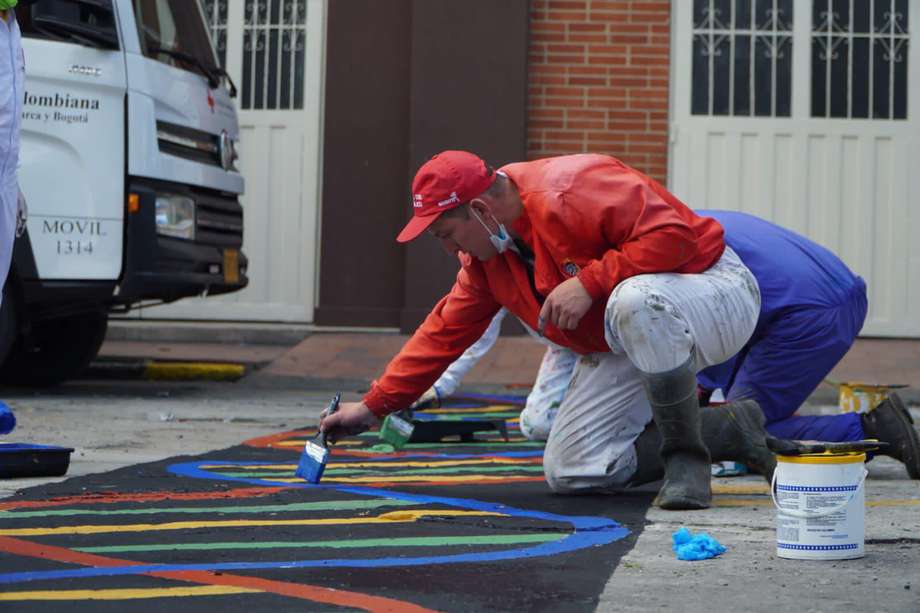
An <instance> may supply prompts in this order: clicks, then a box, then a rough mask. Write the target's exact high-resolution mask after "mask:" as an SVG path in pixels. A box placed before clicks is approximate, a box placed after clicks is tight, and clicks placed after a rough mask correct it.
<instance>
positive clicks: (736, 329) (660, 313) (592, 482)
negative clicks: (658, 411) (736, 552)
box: [543, 247, 760, 493]
mask: <svg viewBox="0 0 920 613" xmlns="http://www.w3.org/2000/svg"><path fill="white" fill-rule="evenodd" d="M759 310H760V291H759V289H758V287H757V282H756V280H755V279H754V277H753V275H752V274H751V272H750V271H749V270H748V269H747V267H745V266H744V264H743V263H742V262H741V261H740V260H739V259H738V256H737V255H735V253H734V252H733V251H732V250H731V249H729V248H727V247H726V250H725V253H724V254H723V256H722V258H721V259H720V260H719V261H718V262H717V263H716V264H715V265H714V266H712V267H711V268H710V269H709V270H707V271H705V272H703V273H701V274H676V273H663V274H652V275H639V276H637V277H632V278H630V279H627V280H625V281H623V282H622V283H620V284H619V285H618V286H617V287H616V288H615V289H614V291H613V292H612V293H611V295H610V297H609V299H608V301H607V314H606V329H605V336H606V340H607V344H608V345H609V346H610V348H611V352H610V353H604V354H592V355H588V356H582V357H581V358H580V359H579V360H578V363H577V364H576V366H575V370H574V373H573V377H572V381H571V383H570V385H569V389H568V391H567V393H566V396H565V399H564V400H563V402H562V405H561V406H560V409H559V413H558V414H557V415H556V420H555V423H554V424H553V429H552V431H551V432H550V436H549V440H548V441H547V445H546V451H545V453H544V459H543V467H544V473H545V476H546V481H547V483H548V484H549V486H550V488H551V489H552V490H553V491H555V492H559V493H579V492H588V491H598V490H609V489H612V488H618V487H623V486H625V485H626V484H627V482H628V481H629V480H630V478H631V477H632V476H633V474H634V473H635V472H636V469H637V466H638V464H637V456H636V452H635V449H634V447H633V443H634V442H635V440H636V438H637V437H638V436H639V434H640V433H641V432H642V430H643V429H644V428H645V426H646V424H647V423H648V422H649V421H650V420H651V418H652V412H651V405H650V403H649V398H648V395H647V393H646V391H645V389H644V387H643V379H644V377H646V376H647V375H648V374H657V373H666V372H669V371H671V370H673V369H676V368H679V367H681V366H682V365H684V364H686V363H687V362H688V361H690V363H691V364H692V369H693V372H694V373H695V372H697V371H699V370H700V369H702V368H705V367H706V366H709V365H712V364H718V363H721V362H724V361H725V360H727V359H728V358H729V357H731V356H732V355H734V354H735V353H737V352H738V351H739V350H740V349H741V348H742V347H743V346H744V344H745V343H746V342H747V340H748V339H749V337H750V335H751V334H752V333H753V331H754V326H755V325H756V322H757V317H758V313H759ZM706 467H707V470H708V461H707V464H706Z"/></svg>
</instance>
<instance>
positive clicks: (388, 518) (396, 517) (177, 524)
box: [0, 509, 505, 536]
mask: <svg viewBox="0 0 920 613" xmlns="http://www.w3.org/2000/svg"><path fill="white" fill-rule="evenodd" d="M486 515H490V516H493V517H505V515H504V514H502V513H490V512H486V511H454V510H446V509H445V510H438V509H428V510H426V509H407V510H400V511H391V512H389V513H384V514H382V515H378V516H377V517H329V518H323V519H274V520H269V519H264V520H260V519H253V520H217V521H174V522H167V523H163V524H120V525H119V524H114V525H83V526H57V527H54V528H9V529H6V530H0V535H2V536H45V535H50V534H103V533H117V532H159V531H162V530H193V529H196V528H249V527H255V526H339V525H346V524H386V523H405V522H413V521H416V520H417V519H419V518H420V517H483V516H486Z"/></svg>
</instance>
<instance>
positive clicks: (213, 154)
mask: <svg viewBox="0 0 920 613" xmlns="http://www.w3.org/2000/svg"><path fill="white" fill-rule="evenodd" d="M218 141H219V138H218V137H217V136H216V135H214V134H208V133H207V132H202V131H200V130H195V129H192V128H187V127H185V126H179V125H176V124H172V123H167V122H165V121H158V122H157V142H158V144H159V146H160V151H162V152H163V153H168V154H170V155H175V156H176V157H180V158H185V159H187V160H192V161H194V162H200V163H202V164H210V165H211V166H220V165H221V163H220V144H219V142H218Z"/></svg>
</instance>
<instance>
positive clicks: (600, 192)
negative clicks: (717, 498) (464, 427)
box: [321, 151, 775, 509]
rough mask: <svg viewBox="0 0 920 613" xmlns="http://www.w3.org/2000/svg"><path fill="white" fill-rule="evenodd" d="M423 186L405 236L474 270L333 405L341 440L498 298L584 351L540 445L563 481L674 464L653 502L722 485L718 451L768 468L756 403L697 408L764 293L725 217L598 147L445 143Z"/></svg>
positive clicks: (455, 348) (433, 372) (579, 482)
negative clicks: (525, 148) (713, 469)
mask: <svg viewBox="0 0 920 613" xmlns="http://www.w3.org/2000/svg"><path fill="white" fill-rule="evenodd" d="M412 194H413V197H412V198H413V199H412V205H413V213H414V215H413V218H412V219H411V221H410V222H409V223H408V225H407V226H406V227H405V229H404V230H403V231H402V233H400V235H399V237H398V239H397V240H399V241H400V242H406V241H409V240H412V239H414V238H416V237H417V236H419V235H420V234H422V233H423V232H424V231H425V230H427V231H428V232H429V233H430V234H431V235H433V236H434V237H436V238H437V239H438V240H440V241H441V243H442V245H443V246H444V248H445V249H446V250H447V251H448V252H450V253H455V254H459V256H460V260H461V264H462V267H461V270H460V272H459V273H458V275H457V281H456V283H455V285H454V286H453V288H452V289H451V291H450V293H449V294H448V295H447V296H445V297H444V298H443V299H442V300H441V301H440V302H439V303H438V304H437V305H436V306H435V307H434V309H433V310H432V312H431V313H430V314H429V315H428V317H427V319H426V320H425V322H424V323H423V324H422V325H421V326H420V327H419V329H418V330H417V331H416V333H415V334H414V335H413V337H412V338H411V339H410V340H409V341H408V342H407V343H406V345H405V346H404V347H403V349H402V350H401V351H400V353H399V354H398V355H397V356H396V357H395V358H394V359H393V360H392V361H391V362H390V364H389V365H388V366H387V368H386V371H385V373H384V374H383V376H382V377H381V378H380V379H379V380H377V381H375V382H374V384H373V385H372V387H371V390H370V391H369V392H368V393H367V395H366V396H365V397H364V399H363V401H362V402H359V403H343V404H342V405H341V408H340V410H339V411H338V412H337V413H335V414H333V415H331V416H324V417H323V420H322V422H321V428H322V429H323V430H324V431H327V432H329V433H330V435H331V437H332V438H333V439H335V438H336V437H339V436H343V435H349V434H356V433H359V432H362V431H364V430H366V429H368V428H370V427H372V426H374V425H376V424H377V423H378V421H379V420H380V419H381V418H383V417H384V416H385V415H386V414H388V413H390V412H393V411H396V410H399V409H402V408H404V407H406V406H409V405H410V404H411V403H412V401H414V400H415V399H416V398H418V397H419V396H420V395H421V394H422V393H423V392H424V391H425V390H427V389H428V388H429V387H430V386H431V385H432V383H434V381H435V380H436V379H437V378H438V376H439V375H440V374H441V373H442V372H443V371H444V370H445V369H446V368H447V367H448V366H449V365H450V364H451V363H452V362H453V361H454V360H455V359H456V358H457V357H459V356H460V355H461V354H462V353H463V352H464V350H466V348H467V347H469V346H470V345H472V344H473V343H474V342H475V341H476V340H477V339H478V338H479V337H480V336H481V335H482V333H483V332H484V331H485V329H486V328H487V327H488V325H489V323H490V321H491V320H492V317H493V316H494V315H495V313H496V312H497V311H498V310H499V309H500V308H501V307H502V306H504V307H506V308H507V309H508V310H509V311H511V312H512V313H513V314H514V315H515V316H517V317H518V318H519V319H521V321H523V322H524V323H525V324H527V325H528V326H530V327H531V328H533V329H535V330H538V331H539V332H540V333H541V334H543V335H544V336H545V337H546V338H547V339H549V340H550V341H552V342H553V343H556V344H557V345H560V346H563V347H568V348H570V349H572V350H574V351H575V352H576V353H578V354H580V356H581V357H580V358H579V360H578V363H577V365H576V367H575V370H574V373H573V379H572V383H571V386H570V389H569V391H568V393H567V394H566V398H565V401H564V402H563V405H562V406H561V407H560V409H559V413H558V415H557V417H556V421H555V424H554V426H553V431H552V433H551V435H550V437H549V440H548V441H547V446H546V451H545V454H544V473H545V475H546V480H547V483H548V484H549V486H550V487H551V488H552V489H553V490H554V491H556V492H562V493H576V492H584V491H592V490H593V491H596V490H607V489H612V488H617V487H622V486H625V485H629V484H637V483H642V482H645V481H649V480H654V479H655V478H658V477H660V474H661V470H662V463H663V465H664V477H665V481H664V484H663V486H662V488H661V491H660V492H659V496H658V504H659V505H660V506H661V507H662V508H669V509H699V508H706V507H707V506H709V502H710V498H711V490H710V484H709V481H710V457H712V458H713V459H720V458H721V459H729V458H728V457H722V456H725V455H726V454H728V455H730V456H731V459H737V460H739V461H742V462H744V463H746V464H748V465H751V466H753V467H754V468H755V469H759V470H761V471H763V472H765V473H767V474H769V473H771V472H772V468H773V466H774V465H775V458H774V457H773V455H772V454H771V453H770V452H769V451H768V450H767V448H766V445H765V438H764V430H763V417H762V415H761V412H760V410H759V408H758V407H757V406H756V404H754V403H751V406H748V405H747V404H745V403H744V402H740V403H735V404H734V405H728V406H727V407H725V408H722V409H719V410H708V411H702V412H701V411H700V408H699V404H698V400H697V396H696V377H695V375H696V373H697V372H698V371H699V370H700V369H702V368H705V367H707V366H710V365H714V364H719V363H721V362H724V361H725V360H726V359H728V358H729V357H731V356H733V355H735V354H736V353H737V352H738V351H739V350H740V349H741V347H742V346H743V345H744V344H745V342H747V340H748V338H749V337H750V335H751V333H752V332H753V330H754V326H755V324H756V322H757V316H758V312H759V308H760V292H759V290H758V287H757V282H756V281H755V279H754V277H753V275H751V273H750V271H749V270H748V269H747V268H746V267H745V266H744V264H742V263H741V261H740V260H739V259H738V257H737V255H735V253H734V252H733V251H732V250H731V249H730V248H727V247H726V245H725V243H724V241H723V232H722V227H721V226H720V225H719V223H718V222H716V221H715V220H713V219H709V218H704V217H700V216H698V215H696V214H694V213H693V212H692V211H691V210H690V209H689V208H688V207H687V206H686V205H684V204H683V203H682V202H680V201H679V200H678V199H677V198H675V197H674V196H673V195H672V194H670V193H669V192H668V191H667V190H665V189H664V188H663V187H662V186H660V185H659V184H658V183H656V182H655V181H653V180H652V179H650V178H648V177H646V176H644V175H642V174H641V173H639V172H637V171H636V170H633V169H632V168H629V167H628V166H626V165H625V164H623V163H622V162H620V161H618V160H616V159H614V158H612V157H608V156H603V155H587V154H586V155H572V156H565V157H558V158H550V159H544V160H537V161H533V162H522V163H517V164H510V165H508V166H505V167H503V168H501V169H500V170H499V171H498V172H495V171H493V170H492V169H491V168H489V167H488V166H487V165H486V164H485V163H484V162H483V161H482V160H481V159H480V158H478V157H477V156H475V155H473V154H471V153H467V152H463V151H445V152H443V153H441V154H439V155H437V156H435V157H434V158H432V159H431V160H430V161H428V162H427V163H425V164H424V165H423V166H422V167H421V168H420V169H419V171H418V173H417V174H416V176H415V180H414V181H413V185H412ZM652 419H653V420H654V424H649V422H650V421H652ZM647 426H648V427H647ZM640 435H641V436H640Z"/></svg>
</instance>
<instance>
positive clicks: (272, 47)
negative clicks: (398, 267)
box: [141, 0, 326, 322]
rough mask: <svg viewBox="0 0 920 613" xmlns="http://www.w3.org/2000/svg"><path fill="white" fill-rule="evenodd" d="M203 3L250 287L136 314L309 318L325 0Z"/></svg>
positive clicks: (314, 253) (314, 254) (314, 262)
mask: <svg viewBox="0 0 920 613" xmlns="http://www.w3.org/2000/svg"><path fill="white" fill-rule="evenodd" d="M201 4H202V9H203V11H204V13H205V16H206V19H207V21H208V23H209V25H210V27H211V33H212V35H213V37H214V41H215V45H216V48H217V51H218V54H219V56H220V59H221V61H222V62H224V63H225V64H224V65H225V67H226V69H227V72H229V73H230V75H231V76H232V78H233V80H234V82H235V83H236V84H237V85H238V87H239V96H238V98H237V99H236V102H237V110H238V112H239V120H240V130H241V132H240V140H241V160H240V170H241V172H242V174H243V177H244V178H245V180H246V194H245V195H244V197H243V209H244V214H245V217H244V223H245V230H244V242H243V250H244V251H245V252H246V254H247V256H248V257H249V270H248V275H249V287H247V288H246V289H245V290H243V291H242V292H237V293H235V294H229V295H225V296H214V297H208V298H204V299H202V298H190V299H186V300H181V301H179V302H177V303H174V304H170V305H164V306H159V307H153V308H148V309H145V310H143V311H141V317H143V318H145V319H152V318H167V319H207V320H242V321H285V322H312V321H313V308H314V304H315V286H316V276H317V273H316V271H317V227H318V215H319V191H320V186H319V181H320V151H321V149H320V147H321V140H320V138H321V137H320V134H321V129H320V128H321V121H322V100H323V98H322V91H323V64H324V37H325V16H326V0H201Z"/></svg>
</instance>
